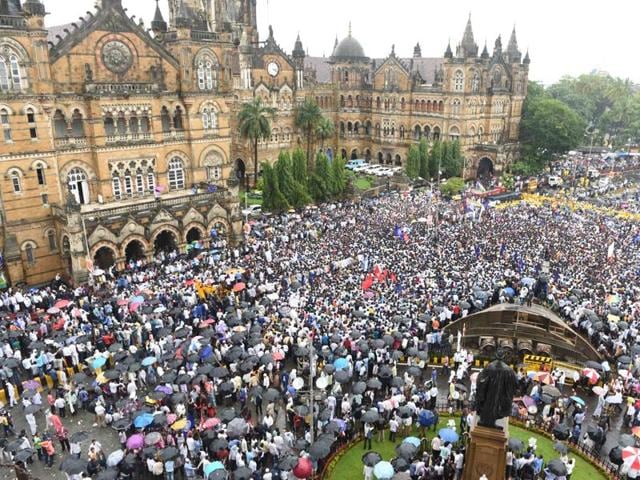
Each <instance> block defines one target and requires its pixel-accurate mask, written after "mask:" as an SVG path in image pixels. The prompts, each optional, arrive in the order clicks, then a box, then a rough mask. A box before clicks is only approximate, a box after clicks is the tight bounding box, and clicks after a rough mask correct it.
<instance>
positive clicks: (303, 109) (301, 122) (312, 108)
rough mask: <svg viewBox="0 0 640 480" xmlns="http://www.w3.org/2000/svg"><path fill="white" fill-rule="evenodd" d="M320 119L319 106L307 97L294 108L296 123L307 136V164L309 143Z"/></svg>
mask: <svg viewBox="0 0 640 480" xmlns="http://www.w3.org/2000/svg"><path fill="white" fill-rule="evenodd" d="M321 120H322V112H321V111H320V107H319V106H318V104H317V103H316V102H315V101H314V100H312V99H311V98H307V99H306V100H305V101H304V103H302V104H301V105H299V106H298V108H297V109H296V116H295V122H296V125H297V126H298V128H301V129H302V131H304V134H305V136H306V137H307V165H309V163H310V162H311V143H312V141H313V136H314V134H315V132H316V128H317V127H318V124H319V123H320V121H321Z"/></svg>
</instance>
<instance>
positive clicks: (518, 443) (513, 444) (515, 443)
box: [508, 437, 524, 452]
mask: <svg viewBox="0 0 640 480" xmlns="http://www.w3.org/2000/svg"><path fill="white" fill-rule="evenodd" d="M508 445H509V448H510V449H511V450H512V451H514V452H520V451H522V449H523V448H524V443H522V440H520V439H519V438H514V437H511V438H510V439H509V443H508Z"/></svg>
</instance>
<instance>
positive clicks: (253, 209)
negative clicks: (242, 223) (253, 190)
mask: <svg viewBox="0 0 640 480" xmlns="http://www.w3.org/2000/svg"><path fill="white" fill-rule="evenodd" d="M261 213H262V207H261V206H260V205H249V206H248V207H247V208H245V209H244V210H242V215H244V216H245V217H253V216H257V215H260V214H261Z"/></svg>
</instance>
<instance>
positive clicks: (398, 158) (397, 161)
mask: <svg viewBox="0 0 640 480" xmlns="http://www.w3.org/2000/svg"><path fill="white" fill-rule="evenodd" d="M395 164H396V166H398V167H401V166H402V157H400V155H398V154H396V160H395Z"/></svg>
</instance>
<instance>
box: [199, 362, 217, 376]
mask: <svg viewBox="0 0 640 480" xmlns="http://www.w3.org/2000/svg"><path fill="white" fill-rule="evenodd" d="M213 369H214V366H213V365H211V364H210V363H205V364H204V365H200V366H199V367H198V368H197V370H196V373H197V374H198V375H209V374H210V373H212V372H213Z"/></svg>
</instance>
